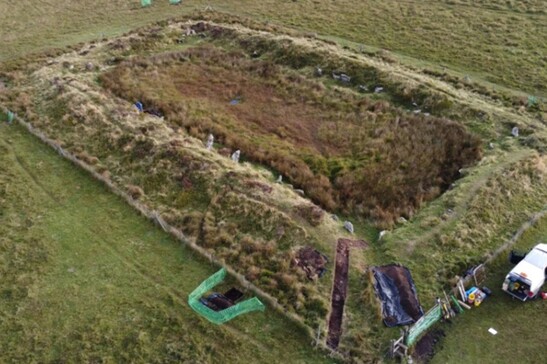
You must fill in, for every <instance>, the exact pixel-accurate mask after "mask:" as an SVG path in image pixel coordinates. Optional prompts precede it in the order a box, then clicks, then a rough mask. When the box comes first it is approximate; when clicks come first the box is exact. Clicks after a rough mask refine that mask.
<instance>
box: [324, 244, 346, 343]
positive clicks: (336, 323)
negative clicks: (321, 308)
mask: <svg viewBox="0 0 547 364" xmlns="http://www.w3.org/2000/svg"><path fill="white" fill-rule="evenodd" d="M350 242H351V241H350V240H348V239H338V244H337V246H336V267H335V270H334V281H333V289H332V299H331V313H330V317H329V332H328V336H327V346H328V347H329V348H331V349H336V348H338V345H339V344H340V336H341V335H342V321H343V316H344V305H345V303H346V295H347V292H348V272H349V247H350Z"/></svg>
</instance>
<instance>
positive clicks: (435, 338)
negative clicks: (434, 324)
mask: <svg viewBox="0 0 547 364" xmlns="http://www.w3.org/2000/svg"><path fill="white" fill-rule="evenodd" d="M443 336H444V332H443V331H442V330H433V331H429V332H428V333H427V334H425V335H424V336H423V337H422V338H421V339H420V341H418V343H417V344H416V346H415V347H414V352H413V353H412V357H413V358H414V359H415V360H416V361H417V362H418V363H427V362H429V360H430V359H431V358H432V357H433V355H434V354H435V344H436V343H437V342H439V340H440V338H441V337H443Z"/></svg>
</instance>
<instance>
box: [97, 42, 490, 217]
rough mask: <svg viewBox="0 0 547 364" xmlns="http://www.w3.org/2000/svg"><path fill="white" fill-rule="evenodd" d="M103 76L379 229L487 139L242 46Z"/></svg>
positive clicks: (197, 51) (454, 172)
mask: <svg viewBox="0 0 547 364" xmlns="http://www.w3.org/2000/svg"><path fill="white" fill-rule="evenodd" d="M100 79H101V82H102V84H103V85H104V87H106V88H108V89H109V90H111V91H112V92H114V93H115V94H117V95H118V96H121V97H124V98H126V99H128V100H131V101H135V100H141V101H142V102H143V103H144V104H145V105H146V106H147V107H151V108H155V109H158V110H160V111H161V112H162V113H163V114H164V115H165V116H166V118H167V119H168V121H169V122H170V123H173V124H176V125H180V126H184V127H185V128H186V129H187V130H188V131H189V132H190V133H191V134H192V135H194V136H197V137H200V138H205V137H206V135H207V134H208V133H213V134H214V135H215V137H216V140H217V141H219V142H220V143H222V144H224V145H226V146H228V147H229V148H231V149H232V150H235V149H240V150H241V151H242V155H243V156H244V158H246V159H250V160H253V161H256V162H259V163H263V164H266V165H268V166H270V167H271V168H274V169H276V170H277V171H279V172H280V173H282V174H283V175H285V176H286V177H288V179H289V180H290V181H291V182H292V183H293V184H294V185H295V186H296V187H297V188H302V189H303V190H305V193H306V195H308V196H310V197H311V198H312V199H313V200H314V201H315V202H316V203H318V204H320V205H322V206H323V207H325V208H327V209H330V210H335V209H339V210H341V211H343V212H346V213H357V214H360V215H362V216H367V217H372V218H373V219H375V220H376V221H377V222H379V223H380V224H381V225H389V224H391V223H393V222H394V221H395V220H396V219H397V217H399V216H405V217H409V216H411V215H413V214H414V212H415V211H416V210H417V209H418V208H419V207H420V206H421V205H422V203H423V202H424V201H428V200H431V199H433V198H435V197H437V196H438V195H439V194H440V193H442V192H443V191H444V190H446V189H447V188H448V187H449V185H450V184H451V183H452V182H453V181H454V180H455V179H456V178H458V176H459V174H458V170H459V169H460V168H462V167H466V166H468V165H470V164H472V163H474V162H475V161H476V160H477V159H479V158H480V156H481V148H480V141H479V139H478V138H476V137H474V136H472V135H471V134H470V133H468V132H467V131H466V130H465V128H464V127H463V126H462V125H460V124H458V123H457V122H454V121H450V120H447V119H443V118H437V117H433V116H429V117H427V116H421V115H420V116H418V115H413V114H411V113H405V112H403V111H401V110H400V109H397V108H395V107H394V106H393V105H391V104H390V103H389V102H388V101H386V100H381V101H373V100H371V99H370V98H367V97H364V96H359V95H357V94H353V93H349V92H345V91H340V90H338V89H336V88H334V89H330V88H326V87H325V86H324V84H323V83H322V82H319V81H316V80H310V79H307V78H305V77H303V76H302V75H300V74H298V73H295V72H294V71H290V70H287V69H285V68H283V67H281V66H279V65H278V64H276V63H274V62H272V61H271V60H267V59H266V60H263V59H253V58H252V57H250V56H249V55H248V54H246V53H245V52H244V51H242V50H230V51H225V50H223V49H221V48H218V47H213V46H200V47H194V48H189V49H188V50H186V51H183V52H177V53H167V54H161V55H155V56H153V57H149V58H136V59H133V60H130V61H126V62H124V63H122V64H121V65H119V66H118V67H116V68H114V69H113V70H111V71H110V72H108V73H105V74H103V75H102V76H101V78H100ZM232 100H236V102H235V103H236V104H235V105H232V104H231V103H230V102H231V101H232Z"/></svg>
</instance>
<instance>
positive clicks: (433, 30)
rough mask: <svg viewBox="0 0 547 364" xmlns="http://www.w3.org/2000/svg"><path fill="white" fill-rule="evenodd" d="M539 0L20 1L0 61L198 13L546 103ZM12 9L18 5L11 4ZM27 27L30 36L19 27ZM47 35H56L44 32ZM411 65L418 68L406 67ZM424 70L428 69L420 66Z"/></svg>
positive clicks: (0, 33)
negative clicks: (284, 28) (273, 26)
mask: <svg viewBox="0 0 547 364" xmlns="http://www.w3.org/2000/svg"><path fill="white" fill-rule="evenodd" d="M541 3H542V2H541V1H538V0H528V1H521V2H518V3H517V2H515V1H511V2H501V1H498V0H486V1H481V2H480V3H476V2H474V3H472V4H471V3H470V2H466V1H450V2H448V1H439V0H428V1H408V2H400V1H395V0H388V1H385V0H367V1H366V2H355V1H350V0H339V1H336V2H327V1H313V0H299V1H292V2H291V1H289V2H287V1H276V0H265V1H260V2H257V1H254V0H239V1H211V0H195V1H191V0H189V1H185V2H184V3H183V5H182V6H179V7H173V6H169V5H168V2H167V1H155V2H154V6H153V7H151V8H149V9H140V7H139V3H138V1H136V0H133V1H122V0H114V1H106V0H98V1H94V2H83V1H81V2H80V1H77V2H74V1H72V2H71V1H66V0H64V1H56V2H45V1H42V2H31V1H28V0H22V1H18V2H15V3H11V4H10V5H4V4H3V5H0V10H1V11H0V13H2V14H10V16H9V19H8V22H7V24H6V25H5V26H3V27H2V30H0V39H2V43H3V50H2V55H1V56H0V61H1V60H5V59H9V58H13V57H16V56H21V55H24V54H25V53H27V52H29V51H35V50H37V49H42V48H44V47H47V46H61V45H67V44H72V43H75V42H79V41H84V40H91V39H96V38H98V37H100V36H101V34H105V35H112V34H120V33H122V32H124V31H127V30H129V29H131V28H134V27H135V26H140V25H143V24H145V23H147V22H149V21H152V20H159V19H162V18H165V17H168V16H172V15H176V14H181V13H185V12H190V11H193V10H194V9H203V8H204V7H205V5H207V4H211V5H212V6H213V7H214V9H215V10H220V11H227V12H233V13H236V14H240V15H241V14H243V15H249V16H252V17H257V18H261V19H264V20H269V21H273V22H278V23H281V24H284V25H288V26H292V27H295V28H300V29H303V30H308V31H312V32H318V33H319V34H322V35H325V36H335V37H338V38H343V39H347V40H351V41H355V42H359V43H363V44H366V45H370V46H373V47H376V48H382V49H388V50H390V51H394V52H397V53H401V54H404V55H406V56H410V57H416V58H419V59H421V60H424V61H427V62H428V63H429V65H431V64H442V65H446V66H447V67H448V68H452V69H455V70H457V71H460V72H462V73H465V74H470V75H471V76H472V78H474V79H475V78H477V79H484V80H487V81H491V82H495V83H499V84H500V85H504V86H508V87H511V88H514V89H520V90H523V91H526V92H530V93H534V94H538V95H540V96H546V95H547V90H546V88H545V87H546V86H545V85H547V73H546V72H545V69H547V68H546V67H545V65H546V59H545V52H546V51H547V48H546V47H547V43H545V41H544V39H545V37H546V36H547V35H546V31H545V29H546V28H545V27H544V26H543V25H542V24H545V23H546V22H547V14H546V11H545V9H544V7H543V6H542V4H541ZM12 4H16V5H12ZM30 23H32V27H30V26H27V24H30ZM53 27H55V31H52V28H53ZM411 62H412V63H416V64H418V65H423V64H424V63H423V62H416V61H411ZM428 67H429V66H428Z"/></svg>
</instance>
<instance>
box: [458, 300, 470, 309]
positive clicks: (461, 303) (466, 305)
mask: <svg viewBox="0 0 547 364" xmlns="http://www.w3.org/2000/svg"><path fill="white" fill-rule="evenodd" d="M458 302H459V303H460V305H462V307H465V308H467V309H468V310H470V309H471V306H469V305H468V304H467V303H465V302H463V301H461V300H458Z"/></svg>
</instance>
